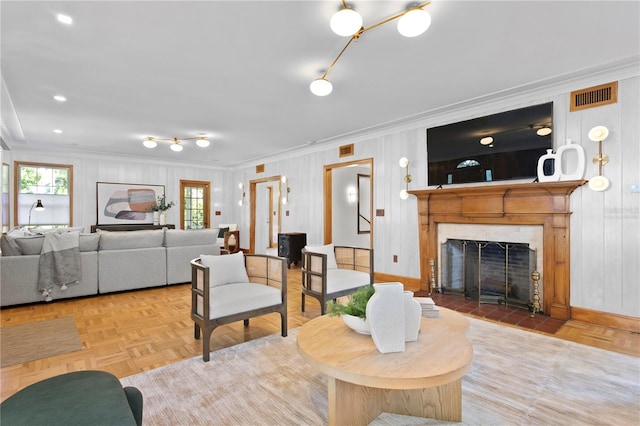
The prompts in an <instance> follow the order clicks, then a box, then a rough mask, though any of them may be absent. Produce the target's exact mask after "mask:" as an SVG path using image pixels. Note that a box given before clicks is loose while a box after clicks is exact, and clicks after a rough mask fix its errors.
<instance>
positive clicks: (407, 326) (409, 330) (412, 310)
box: [404, 291, 422, 342]
mask: <svg viewBox="0 0 640 426" xmlns="http://www.w3.org/2000/svg"><path fill="white" fill-rule="evenodd" d="M421 317H422V306H420V303H418V301H417V300H415V299H414V298H413V292H412V291H405V292H404V341H405V342H415V341H416V340H418V333H419V332H420V318H421Z"/></svg>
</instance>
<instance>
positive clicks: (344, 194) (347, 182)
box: [331, 167, 370, 247]
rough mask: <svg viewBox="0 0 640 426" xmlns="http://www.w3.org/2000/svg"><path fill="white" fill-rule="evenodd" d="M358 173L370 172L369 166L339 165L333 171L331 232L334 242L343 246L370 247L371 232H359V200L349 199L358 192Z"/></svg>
mask: <svg viewBox="0 0 640 426" xmlns="http://www.w3.org/2000/svg"><path fill="white" fill-rule="evenodd" d="M358 173H360V174H370V170H369V167H339V168H335V169H333V170H332V171H331V184H332V187H333V191H332V202H331V210H332V213H333V215H332V216H333V218H332V221H331V234H332V237H333V243H334V244H336V245H342V246H354V247H369V245H370V243H369V240H370V238H369V234H358V201H357V197H356V199H354V200H353V201H350V200H349V199H348V195H349V193H350V192H351V193H353V194H357V191H358Z"/></svg>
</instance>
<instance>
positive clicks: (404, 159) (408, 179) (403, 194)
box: [398, 157, 413, 200]
mask: <svg viewBox="0 0 640 426" xmlns="http://www.w3.org/2000/svg"><path fill="white" fill-rule="evenodd" d="M398 164H400V167H402V168H403V169H404V170H405V175H404V185H405V186H404V189H403V190H402V191H400V198H402V199H403V200H406V199H407V198H409V182H411V180H412V179H413V178H412V177H411V175H410V174H409V160H407V157H402V158H401V159H400V161H399V162H398Z"/></svg>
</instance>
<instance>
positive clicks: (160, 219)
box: [149, 194, 175, 225]
mask: <svg viewBox="0 0 640 426" xmlns="http://www.w3.org/2000/svg"><path fill="white" fill-rule="evenodd" d="M174 205H175V204H174V202H173V201H169V202H168V203H167V198H166V197H165V195H164V194H162V195H159V196H158V199H157V201H156V204H152V205H150V206H149V210H151V211H152V212H153V224H154V225H158V223H159V224H160V225H166V224H167V210H169V209H170V208H171V207H173V206H174Z"/></svg>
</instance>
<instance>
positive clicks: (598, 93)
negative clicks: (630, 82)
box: [570, 81, 618, 111]
mask: <svg viewBox="0 0 640 426" xmlns="http://www.w3.org/2000/svg"><path fill="white" fill-rule="evenodd" d="M616 102H618V82H617V81H614V82H612V83H607V84H601V85H600V86H594V87H589V88H588V89H582V90H576V91H575V92H571V108H570V110H571V111H580V110H583V109H587V108H594V107H599V106H602V105H607V104H615V103H616Z"/></svg>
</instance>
